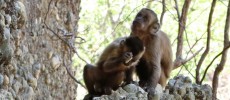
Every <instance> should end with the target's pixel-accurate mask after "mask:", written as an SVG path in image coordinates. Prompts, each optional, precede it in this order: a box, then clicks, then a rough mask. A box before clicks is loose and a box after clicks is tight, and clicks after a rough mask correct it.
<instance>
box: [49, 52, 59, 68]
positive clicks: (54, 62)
mask: <svg viewBox="0 0 230 100" xmlns="http://www.w3.org/2000/svg"><path fill="white" fill-rule="evenodd" d="M60 65H61V59H60V57H59V56H58V55H53V57H52V59H51V66H52V67H53V69H54V70H56V69H57V68H58V67H59V66H60Z"/></svg>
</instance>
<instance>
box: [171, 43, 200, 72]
mask: <svg viewBox="0 0 230 100" xmlns="http://www.w3.org/2000/svg"><path fill="white" fill-rule="evenodd" d="M202 49H203V48H200V50H198V51H197V52H196V53H194V54H193V55H192V56H191V57H189V58H188V59H186V60H180V61H175V62H174V67H173V69H177V68H178V67H180V66H181V65H184V64H185V63H187V62H188V61H190V60H191V59H192V58H194V57H196V56H197V55H198V54H199V53H200V52H201V50H202Z"/></svg>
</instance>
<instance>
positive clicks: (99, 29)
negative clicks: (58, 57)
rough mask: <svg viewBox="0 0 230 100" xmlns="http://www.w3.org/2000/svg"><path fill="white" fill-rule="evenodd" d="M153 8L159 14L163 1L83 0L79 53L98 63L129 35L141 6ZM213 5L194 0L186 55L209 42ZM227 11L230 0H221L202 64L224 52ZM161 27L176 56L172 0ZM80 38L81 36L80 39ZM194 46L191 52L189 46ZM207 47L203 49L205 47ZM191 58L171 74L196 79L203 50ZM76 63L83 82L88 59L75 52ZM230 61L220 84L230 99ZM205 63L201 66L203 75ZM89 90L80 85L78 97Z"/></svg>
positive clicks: (208, 78) (222, 97)
mask: <svg viewBox="0 0 230 100" xmlns="http://www.w3.org/2000/svg"><path fill="white" fill-rule="evenodd" d="M183 2H184V0H178V7H179V11H180V12H181V9H182V7H183ZM146 7H147V8H150V9H152V10H154V11H155V12H156V13H157V15H158V18H160V16H161V12H162V2H161V1H158V0H153V1H152V0H151V1H148V0H135V1H133V0H82V1H81V12H80V21H79V23H78V25H79V28H78V31H79V36H80V37H82V38H84V39H85V41H84V43H83V44H78V45H76V47H77V49H78V53H79V56H80V57H82V58H83V59H85V60H86V61H87V62H88V63H92V64H95V63H96V61H97V60H98V57H99V55H100V54H101V52H102V51H103V49H104V48H105V47H106V46H107V45H108V44H109V43H110V42H112V41H113V40H114V39H115V38H118V37H122V36H128V35H129V34H130V26H131V23H132V20H133V19H134V17H135V15H136V13H137V12H138V11H139V10H140V9H142V8H146ZM210 7H211V0H192V2H191V5H190V8H189V11H188V17H187V25H186V30H185V36H184V50H183V55H184V56H183V57H184V58H186V57H190V56H191V55H193V53H194V52H196V51H198V50H200V49H201V48H203V47H205V45H206V33H207V22H208V15H209V11H210ZM226 12H227V0H218V1H217V4H216V8H215V11H214V15H213V22H212V26H211V35H212V37H211V48H210V53H209V54H208V56H207V57H206V59H205V61H204V63H203V66H207V65H208V64H209V63H210V62H211V60H212V59H213V58H214V57H215V56H216V55H217V54H218V53H219V52H221V50H222V48H223V37H224V36H223V35H224V25H225V19H226V14H227V13H226ZM161 30H163V31H164V32H166V33H167V34H168V36H169V38H170V40H171V43H172V48H173V54H174V55H173V56H174V59H175V52H176V45H177V43H176V42H177V41H176V38H177V33H178V18H177V12H176V10H175V3H174V1H173V0H166V12H165V15H164V19H163V24H162V26H161ZM77 41H78V40H77ZM194 44H195V46H194V48H193V49H192V50H191V51H192V52H190V47H191V46H193V45H194ZM203 50H204V49H203ZM203 50H202V51H201V52H200V54H199V55H198V56H196V57H195V58H194V59H192V60H190V61H189V62H188V63H186V64H185V65H184V66H182V67H180V68H178V69H176V70H174V71H173V72H172V74H171V77H174V76H175V75H177V74H184V75H187V76H189V77H191V79H193V82H195V80H194V79H195V78H194V76H195V68H196V64H197V63H198V60H199V58H200V56H201V54H202V52H203ZM73 60H74V66H75V69H76V70H77V73H76V77H77V78H78V79H80V80H81V81H82V82H83V80H82V70H83V67H84V65H85V62H83V61H82V60H80V59H79V58H78V56H76V55H75V56H74V58H73ZM219 62H220V57H219V58H218V59H217V60H216V61H215V62H214V63H213V64H212V66H211V68H210V70H209V71H208V73H207V76H206V78H205V82H204V84H210V85H211V81H212V76H213V73H214V70H215V67H216V66H217V64H218V63H219ZM229 66H230V61H229V56H228V60H227V62H226V65H225V69H224V71H223V72H222V73H221V76H220V83H219V88H218V98H219V99H220V100H228V99H230V98H226V97H228V95H227V94H230V85H228V84H229V83H230V82H229V81H230V75H229V74H228V73H230V68H229ZM205 68H206V67H201V75H202V74H203V72H204V69H205ZM85 94H86V91H85V90H84V89H83V88H81V87H80V88H78V96H77V97H78V99H82V98H83V97H84V95H85Z"/></svg>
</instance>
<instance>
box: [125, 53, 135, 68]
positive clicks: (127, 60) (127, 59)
mask: <svg viewBox="0 0 230 100" xmlns="http://www.w3.org/2000/svg"><path fill="white" fill-rule="evenodd" d="M123 59H124V64H125V65H130V61H131V60H132V59H133V53H132V52H125V53H124V54H123Z"/></svg>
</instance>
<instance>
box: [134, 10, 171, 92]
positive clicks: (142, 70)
mask: <svg viewBox="0 0 230 100" xmlns="http://www.w3.org/2000/svg"><path fill="white" fill-rule="evenodd" d="M131 30H132V32H131V35H130V36H137V37H139V38H140V39H141V40H142V42H143V43H144V46H145V47H146V50H145V53H144V55H143V56H142V58H141V59H140V61H139V63H138V64H137V65H136V73H137V76H138V77H139V79H140V81H139V85H140V86H141V87H142V88H144V89H146V91H147V92H148V93H149V95H154V90H155V87H156V85H157V83H159V84H161V85H162V86H163V87H165V86H166V82H167V79H168V78H169V76H170V72H171V71H172V69H173V61H172V47H171V43H170V40H169V38H168V36H167V35H166V34H165V33H164V32H163V31H161V30H160V24H159V22H158V18H157V15H156V13H155V12H154V11H152V10H150V9H147V8H143V9H141V10H140V11H139V12H138V13H137V15H136V17H135V19H134V20H133V23H132V26H131Z"/></svg>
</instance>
